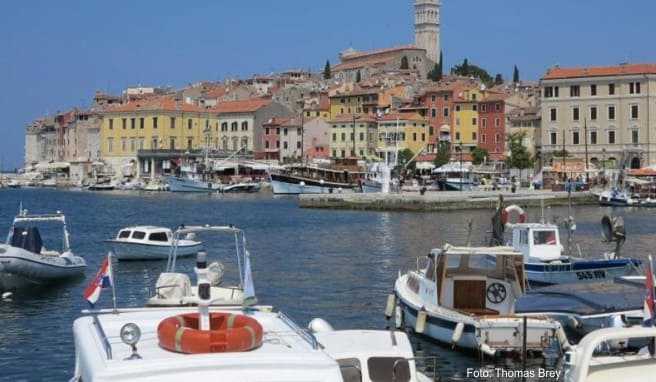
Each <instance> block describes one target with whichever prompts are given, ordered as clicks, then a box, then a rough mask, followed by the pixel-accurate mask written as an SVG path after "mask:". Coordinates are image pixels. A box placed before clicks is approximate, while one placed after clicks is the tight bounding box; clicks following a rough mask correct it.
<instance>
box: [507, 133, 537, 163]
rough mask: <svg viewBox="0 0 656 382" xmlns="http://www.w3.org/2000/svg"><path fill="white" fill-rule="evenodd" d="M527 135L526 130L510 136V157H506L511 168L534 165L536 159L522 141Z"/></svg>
mask: <svg viewBox="0 0 656 382" xmlns="http://www.w3.org/2000/svg"><path fill="white" fill-rule="evenodd" d="M525 137H526V132H525V131H522V132H517V133H512V134H510V135H509V136H508V147H509V148H510V157H509V158H507V159H506V165H507V166H508V167H509V168H517V169H520V170H523V169H527V168H531V167H533V163H534V159H533V158H531V154H529V152H528V150H527V149H526V147H525V146H524V145H523V144H522V141H523V140H524V138H525Z"/></svg>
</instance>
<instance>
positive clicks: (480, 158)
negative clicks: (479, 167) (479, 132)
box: [471, 147, 490, 164]
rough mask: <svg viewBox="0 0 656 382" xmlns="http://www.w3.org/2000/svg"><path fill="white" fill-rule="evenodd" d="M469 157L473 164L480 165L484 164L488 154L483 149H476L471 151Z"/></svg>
mask: <svg viewBox="0 0 656 382" xmlns="http://www.w3.org/2000/svg"><path fill="white" fill-rule="evenodd" d="M471 156H472V163H473V164H481V163H483V162H485V160H486V158H488V157H489V156H490V154H489V153H488V152H487V150H485V149H484V148H482V147H476V148H474V150H472V152H471Z"/></svg>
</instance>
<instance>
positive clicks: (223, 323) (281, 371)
mask: <svg viewBox="0 0 656 382" xmlns="http://www.w3.org/2000/svg"><path fill="white" fill-rule="evenodd" d="M187 232H195V233H206V232H216V233H227V234H234V235H237V237H241V238H242V240H243V232H242V231H241V230H239V229H236V228H234V227H189V228H186V229H184V230H179V231H178V233H180V234H184V233H187ZM242 242H243V241H242ZM238 258H239V259H241V261H240V262H239V264H238V268H239V276H240V280H241V281H240V286H241V288H242V289H243V290H244V294H245V298H244V299H243V300H242V302H241V303H239V304H237V305H233V306H226V305H223V306H216V301H217V299H218V300H222V299H223V297H224V296H223V295H222V294H221V292H220V291H217V290H216V289H215V288H214V287H213V286H212V281H211V277H210V271H209V269H210V265H208V261H207V254H205V253H199V255H198V258H197V261H196V267H195V273H196V280H197V282H196V286H195V287H194V290H196V291H198V293H197V294H195V295H190V296H187V297H185V298H184V299H183V300H181V301H179V302H178V303H177V304H175V305H170V306H161V305H160V306H158V307H146V308H135V309H116V308H115V309H111V310H100V311H89V312H83V313H84V314H85V315H84V316H83V317H81V318H78V319H77V320H75V322H74V324H73V335H74V341H75V373H74V377H73V379H72V381H79V382H81V381H84V382H103V381H114V382H118V381H134V382H138V381H144V382H146V381H162V382H167V381H184V380H189V381H191V380H216V381H219V380H220V381H237V380H243V381H262V382H266V381H325V382H333V381H334V382H338V381H413V382H415V381H416V382H419V381H421V382H426V381H430V379H429V378H427V377H426V376H425V375H423V374H421V373H420V372H418V371H417V365H416V363H417V361H416V359H415V358H414V356H413V353H412V346H411V344H410V341H409V339H408V337H407V336H406V335H405V333H402V332H390V331H364V330H345V331H336V330H333V329H332V327H331V326H330V325H329V324H328V323H327V322H325V321H323V320H321V319H315V320H312V322H310V325H309V329H308V330H305V329H302V328H301V327H299V326H298V325H297V324H296V323H294V322H293V321H292V320H291V319H289V318H288V317H287V316H286V315H285V314H284V313H282V312H280V311H276V310H274V309H273V308H272V307H270V306H256V305H252V304H254V303H255V301H256V299H255V293H254V287H253V282H252V280H253V279H252V274H251V271H250V255H249V253H248V251H247V250H245V249H244V251H243V252H238ZM170 260H171V262H173V263H174V262H175V256H173V257H172V258H171V259H170ZM167 274H168V275H171V273H164V274H162V276H165V275H167ZM185 276H186V275H185ZM161 279H162V277H160V280H161ZM217 292H218V295H217Z"/></svg>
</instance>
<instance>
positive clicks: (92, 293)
mask: <svg viewBox="0 0 656 382" xmlns="http://www.w3.org/2000/svg"><path fill="white" fill-rule="evenodd" d="M113 285H114V281H113V280H112V262H111V259H110V256H107V257H105V260H103V262H102V265H101V266H100V269H99V270H98V273H96V276H95V277H94V278H93V280H91V282H90V283H89V285H88V286H87V288H86V289H85V290H84V298H85V299H86V300H87V301H88V302H89V304H91V307H93V305H94V304H95V303H96V302H97V301H98V298H100V292H102V290H103V289H105V288H111V287H112V286H113Z"/></svg>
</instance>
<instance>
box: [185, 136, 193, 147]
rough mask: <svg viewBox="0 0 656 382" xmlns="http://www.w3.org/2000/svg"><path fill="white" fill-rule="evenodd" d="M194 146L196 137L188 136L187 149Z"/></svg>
mask: <svg viewBox="0 0 656 382" xmlns="http://www.w3.org/2000/svg"><path fill="white" fill-rule="evenodd" d="M193 147H194V139H193V138H191V137H187V150H191V149H192V148H193Z"/></svg>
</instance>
